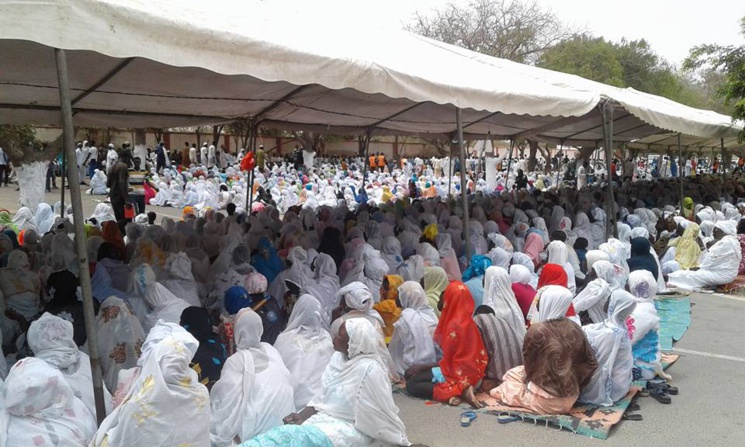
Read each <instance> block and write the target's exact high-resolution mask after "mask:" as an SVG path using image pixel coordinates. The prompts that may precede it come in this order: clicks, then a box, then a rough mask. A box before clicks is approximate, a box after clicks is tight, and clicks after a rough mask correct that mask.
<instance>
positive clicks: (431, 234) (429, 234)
mask: <svg viewBox="0 0 745 447" xmlns="http://www.w3.org/2000/svg"><path fill="white" fill-rule="evenodd" d="M422 234H423V235H424V237H425V238H427V240H430V241H434V240H435V237H437V224H429V225H427V226H426V227H424V231H423V232H422Z"/></svg>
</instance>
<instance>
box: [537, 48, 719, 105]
mask: <svg viewBox="0 0 745 447" xmlns="http://www.w3.org/2000/svg"><path fill="white" fill-rule="evenodd" d="M538 65H539V66H541V67H543V68H548V69H551V70H556V71H561V72H565V73H571V74H576V75H578V76H582V77H584V78H587V79H591V80H593V81H597V82H602V83H604V84H609V85H614V86H616V87H622V88H624V87H631V88H633V89H636V90H639V91H642V92H646V93H651V94H654V95H659V96H663V97H666V98H669V99H672V100H673V101H678V102H680V103H683V104H687V105H689V106H692V107H707V106H708V108H711V107H712V106H714V105H715V104H712V101H710V100H708V99H707V97H706V89H705V84H698V83H696V82H695V81H694V80H693V79H691V78H689V77H686V76H683V75H682V74H681V73H678V72H677V71H676V70H675V67H673V66H672V65H670V64H669V63H668V62H667V61H666V60H665V59H663V58H661V57H660V56H659V55H657V54H656V53H655V52H654V51H653V50H652V48H651V47H650V46H649V44H648V43H647V41H645V40H644V39H642V40H631V41H629V40H625V39H623V40H621V41H620V42H610V41H607V40H605V39H604V38H602V37H592V36H587V35H577V36H574V37H573V38H571V39H568V40H565V41H563V42H561V43H559V44H557V45H555V46H554V47H553V48H550V49H548V50H546V51H545V52H543V54H542V55H541V57H540V58H539V60H538ZM712 79H713V78H712Z"/></svg>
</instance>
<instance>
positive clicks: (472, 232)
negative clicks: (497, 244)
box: [468, 220, 489, 256]
mask: <svg viewBox="0 0 745 447" xmlns="http://www.w3.org/2000/svg"><path fill="white" fill-rule="evenodd" d="M468 230H469V235H468V237H469V239H470V242H471V251H472V252H473V253H472V254H473V255H474V256H477V255H483V254H486V253H487V252H488V251H489V244H487V243H486V239H485V238H484V226H483V225H481V222H478V221H475V220H472V221H471V222H469V223H468Z"/></svg>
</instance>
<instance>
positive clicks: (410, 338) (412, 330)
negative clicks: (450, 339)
mask: <svg viewBox="0 0 745 447" xmlns="http://www.w3.org/2000/svg"><path fill="white" fill-rule="evenodd" d="M398 301H399V303H400V304H401V307H402V308H403V311H402V312H401V316H400V317H399V319H398V321H396V322H395V323H394V324H393V328H394V329H393V336H392V337H391V342H390V344H389V345H388V349H389V351H390V353H391V358H392V359H393V364H394V365H395V367H396V371H397V372H398V374H400V375H401V376H403V375H404V373H405V372H406V370H407V369H409V367H410V366H412V365H429V364H431V363H435V362H436V361H437V358H436V356H435V347H434V341H433V338H432V337H433V335H434V332H435V328H436V327H437V321H438V318H437V315H435V313H434V311H433V310H432V308H431V307H430V306H429V303H428V302H427V295H426V294H425V292H424V289H423V288H422V286H421V285H420V284H419V283H418V282H414V281H407V282H405V283H403V284H402V285H401V286H400V287H399V288H398Z"/></svg>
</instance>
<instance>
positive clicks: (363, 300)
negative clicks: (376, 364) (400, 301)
mask: <svg viewBox="0 0 745 447" xmlns="http://www.w3.org/2000/svg"><path fill="white" fill-rule="evenodd" d="M337 295H338V296H339V297H340V298H341V299H340V304H339V307H338V308H337V309H335V310H334V314H335V315H334V316H336V314H341V315H339V316H337V317H336V318H334V319H333V321H332V322H331V329H330V330H329V333H330V334H331V337H332V338H333V337H336V335H337V334H338V333H339V328H340V327H341V326H342V325H343V324H344V322H345V321H348V320H351V319H354V318H364V319H366V320H368V321H369V322H370V323H372V325H373V326H375V328H376V329H378V331H379V332H380V335H381V340H384V339H383V338H382V337H383V327H384V326H385V322H384V321H383V317H381V316H380V314H379V313H378V311H376V310H375V309H374V308H373V305H374V304H375V300H374V299H373V296H372V293H370V289H369V288H368V287H367V285H365V284H364V283H361V282H353V283H351V284H348V285H346V286H344V287H342V288H341V289H340V290H339V292H338V294H337ZM378 354H379V355H380V357H381V358H382V359H383V361H384V364H385V365H387V367H388V370H389V374H390V376H391V379H392V380H393V381H397V380H398V379H400V377H399V376H398V373H396V372H395V369H394V368H393V361H392V360H391V356H390V354H389V353H388V349H387V348H386V346H385V341H382V342H381V343H380V345H379V346H378Z"/></svg>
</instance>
